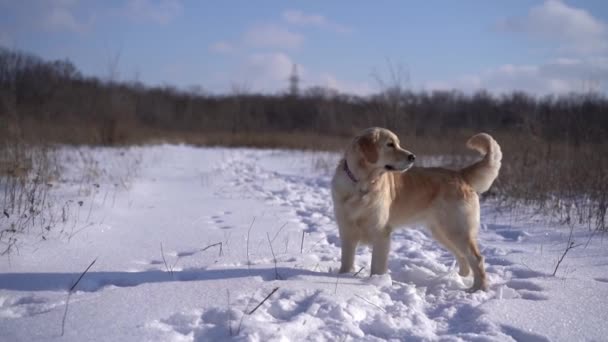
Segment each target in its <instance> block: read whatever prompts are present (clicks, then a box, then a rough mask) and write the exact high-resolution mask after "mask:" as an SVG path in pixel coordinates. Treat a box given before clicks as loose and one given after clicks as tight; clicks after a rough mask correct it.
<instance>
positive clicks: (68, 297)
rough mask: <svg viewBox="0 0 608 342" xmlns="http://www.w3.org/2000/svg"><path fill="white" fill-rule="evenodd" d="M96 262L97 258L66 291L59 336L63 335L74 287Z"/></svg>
mask: <svg viewBox="0 0 608 342" xmlns="http://www.w3.org/2000/svg"><path fill="white" fill-rule="evenodd" d="M96 261H97V258H95V259H94V260H93V261H92V262H91V264H89V267H87V268H86V269H85V270H84V272H82V273H81V274H80V277H78V279H77V280H76V281H75V282H74V284H72V287H70V290H69V291H68V296H67V298H66V300H65V311H64V312H63V319H62V320H61V336H63V334H64V333H65V321H66V319H67V317H68V306H69V305H70V297H71V296H72V292H74V289H75V288H76V286H78V283H80V280H82V277H84V275H85V274H87V272H88V271H89V269H90V268H91V267H92V266H93V264H95V262H96Z"/></svg>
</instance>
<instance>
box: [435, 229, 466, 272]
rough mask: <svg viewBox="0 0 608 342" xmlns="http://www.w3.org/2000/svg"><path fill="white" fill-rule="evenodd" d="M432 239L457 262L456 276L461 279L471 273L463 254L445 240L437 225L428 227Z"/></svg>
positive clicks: (448, 240)
mask: <svg viewBox="0 0 608 342" xmlns="http://www.w3.org/2000/svg"><path fill="white" fill-rule="evenodd" d="M429 229H430V230H431V233H432V234H433V237H434V238H435V240H437V242H439V243H440V244H441V245H443V246H444V247H445V248H446V249H447V250H448V251H450V252H452V254H453V255H454V257H455V258H456V260H457V261H458V267H459V270H458V274H459V275H460V276H461V277H466V276H468V275H469V274H470V273H471V268H470V267H469V262H468V261H467V259H466V257H465V254H463V253H462V252H461V251H459V250H458V248H456V246H455V245H454V244H453V243H452V242H450V239H448V238H446V236H445V234H444V233H443V232H442V230H441V228H439V227H438V226H437V225H432V226H430V227H429Z"/></svg>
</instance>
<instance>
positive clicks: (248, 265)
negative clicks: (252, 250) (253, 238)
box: [247, 216, 255, 269]
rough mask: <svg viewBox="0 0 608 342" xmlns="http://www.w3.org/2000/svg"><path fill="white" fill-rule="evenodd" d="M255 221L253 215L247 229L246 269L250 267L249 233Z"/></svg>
mask: <svg viewBox="0 0 608 342" xmlns="http://www.w3.org/2000/svg"><path fill="white" fill-rule="evenodd" d="M254 223H255V216H254V217H253V221H251V225H250V226H249V229H247V269H251V260H249V233H251V228H253V224H254Z"/></svg>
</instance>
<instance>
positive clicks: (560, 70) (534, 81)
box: [425, 58, 608, 95]
mask: <svg viewBox="0 0 608 342" xmlns="http://www.w3.org/2000/svg"><path fill="white" fill-rule="evenodd" d="M607 86H608V58H587V59H572V58H558V59H555V60H553V61H550V62H548V63H544V64H541V65H512V64H505V65H502V66H499V67H497V68H493V69H489V70H486V71H484V72H481V73H479V74H477V75H466V76H463V77H460V78H458V79H456V80H452V81H433V82H427V83H426V84H425V88H427V89H443V90H445V89H459V90H462V91H466V92H470V91H475V90H479V89H486V90H488V91H491V92H494V93H505V92H512V91H514V90H520V91H526V92H529V93H532V94H537V95H544V94H552V93H567V92H586V91H590V90H591V91H604V92H605V91H606V90H607V88H608V87H607Z"/></svg>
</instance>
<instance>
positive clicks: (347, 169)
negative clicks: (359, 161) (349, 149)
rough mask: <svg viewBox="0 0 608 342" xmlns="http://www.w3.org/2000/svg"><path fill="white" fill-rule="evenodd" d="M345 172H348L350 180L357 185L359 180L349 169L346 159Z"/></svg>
mask: <svg viewBox="0 0 608 342" xmlns="http://www.w3.org/2000/svg"><path fill="white" fill-rule="evenodd" d="M344 172H346V174H347V175H348V178H350V180H352V181H353V183H357V178H355V175H353V173H352V172H351V171H350V169H349V168H348V164H347V163H346V159H344Z"/></svg>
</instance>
